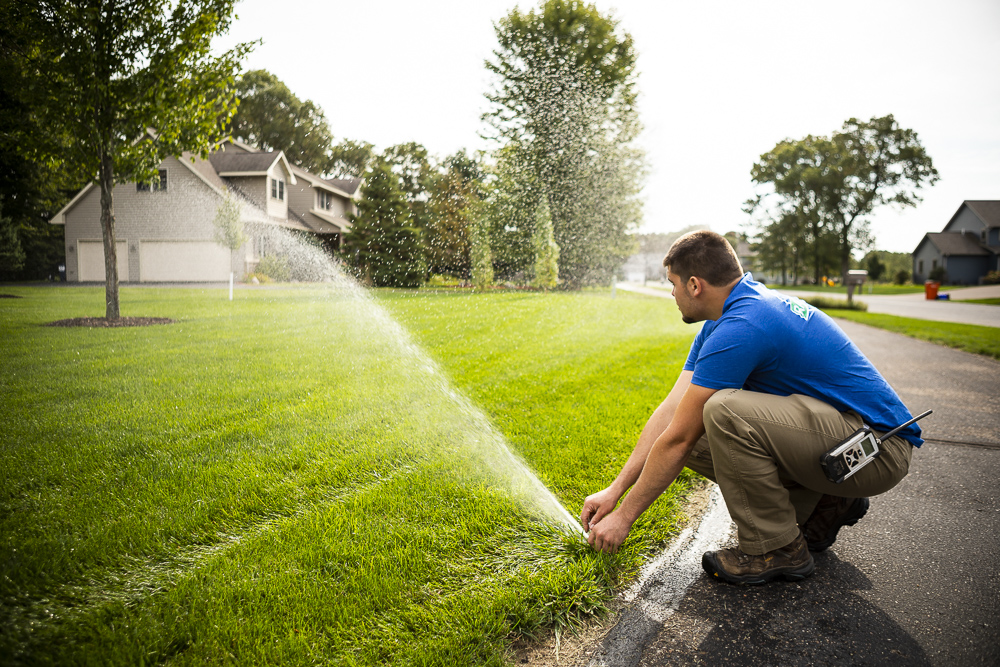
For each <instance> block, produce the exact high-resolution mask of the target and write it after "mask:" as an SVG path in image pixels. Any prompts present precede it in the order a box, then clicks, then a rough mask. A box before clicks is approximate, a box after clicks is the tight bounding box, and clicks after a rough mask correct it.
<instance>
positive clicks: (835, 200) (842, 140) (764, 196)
mask: <svg viewBox="0 0 1000 667" xmlns="http://www.w3.org/2000/svg"><path fill="white" fill-rule="evenodd" d="M751 178H752V180H753V182H754V183H755V184H756V186H757V188H758V192H757V195H756V197H755V198H754V199H751V200H750V201H748V202H747V208H746V210H747V212H749V213H751V214H753V215H756V216H758V218H757V220H756V226H757V232H758V234H757V241H758V246H757V248H758V250H759V251H761V252H762V255H761V259H762V260H764V261H765V262H769V265H768V266H767V267H766V268H771V269H778V270H782V271H785V270H786V269H787V268H788V267H789V266H790V263H791V265H793V266H795V267H797V263H798V261H799V259H802V260H803V261H804V262H808V264H811V266H812V268H813V278H814V280H818V278H819V276H820V275H821V273H823V272H825V271H827V270H828V269H831V268H832V269H834V270H839V271H840V273H841V275H846V272H847V270H848V269H849V268H850V265H851V253H852V252H853V251H854V250H855V249H857V250H866V249H868V248H869V247H870V246H871V245H872V243H873V238H872V235H871V230H870V225H869V218H868V216H869V215H870V214H871V213H872V212H873V211H874V210H875V209H876V208H878V207H880V206H884V205H895V206H899V207H908V206H916V205H917V203H919V202H920V201H921V200H920V197H919V196H918V195H917V192H918V191H919V190H920V189H921V188H923V187H925V186H929V185H933V184H934V183H935V182H936V181H937V180H938V173H937V170H936V169H935V168H934V165H933V163H932V161H931V158H930V156H929V155H928V154H927V152H926V150H925V149H924V147H923V146H922V145H921V144H920V141H919V139H918V137H917V133H916V132H914V131H913V130H909V129H905V128H902V127H900V126H899V124H898V123H897V122H896V120H895V118H893V116H892V115H888V116H883V117H876V118H872V119H871V120H868V121H859V120H857V119H856V118H851V119H849V120H847V121H845V122H844V125H843V127H842V128H841V129H840V130H839V131H838V132H835V133H833V135H832V136H830V137H822V136H812V135H808V136H806V137H804V138H802V139H785V140H783V141H780V142H778V144H777V145H775V147H774V148H773V149H771V150H770V151H768V152H767V153H765V154H763V155H761V157H760V160H759V161H758V162H757V163H756V164H754V166H753V168H752V169H751Z"/></svg>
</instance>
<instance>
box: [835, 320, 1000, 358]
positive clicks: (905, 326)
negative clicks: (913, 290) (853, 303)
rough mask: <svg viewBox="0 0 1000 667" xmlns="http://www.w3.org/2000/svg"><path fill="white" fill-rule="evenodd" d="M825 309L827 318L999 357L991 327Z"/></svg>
mask: <svg viewBox="0 0 1000 667" xmlns="http://www.w3.org/2000/svg"><path fill="white" fill-rule="evenodd" d="M825 312H826V313H827V314H828V315H830V316H831V317H841V318H843V319H845V320H852V321H854V322H860V323H861V324H867V325H869V326H873V327H879V328H880V329H888V330H889V331H895V332H896V333H901V334H905V335H907V336H912V337H913V338H920V339H921V340H927V341H930V342H932V343H937V344H939V345H947V346H948V347H954V348H957V349H959V350H965V351H966V352H972V353H974V354H984V355H986V356H989V357H993V358H994V359H1000V330H998V329H997V328H995V327H982V326H977V325H975V324H956V323H954V322H932V321H930V320H917V319H913V318H910V317H897V316H896V315H879V314H876V313H863V312H859V311H856V310H843V309H828V310H825Z"/></svg>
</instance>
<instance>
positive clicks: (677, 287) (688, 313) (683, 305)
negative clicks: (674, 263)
mask: <svg viewBox="0 0 1000 667" xmlns="http://www.w3.org/2000/svg"><path fill="white" fill-rule="evenodd" d="M667 280H669V281H670V284H671V285H672V286H673V289H672V290H670V296H672V297H674V301H675V302H676V303H677V310H679V311H681V320H682V321H683V322H684V323H685V324H694V323H695V322H700V321H701V319H703V318H699V317H698V316H697V314H696V313H695V312H694V303H693V299H692V298H691V294H690V293H689V292H688V286H687V285H686V284H685V282H684V280H682V279H681V277H680V276H678V275H677V274H676V273H674V272H673V271H670V270H669V268H668V269H667Z"/></svg>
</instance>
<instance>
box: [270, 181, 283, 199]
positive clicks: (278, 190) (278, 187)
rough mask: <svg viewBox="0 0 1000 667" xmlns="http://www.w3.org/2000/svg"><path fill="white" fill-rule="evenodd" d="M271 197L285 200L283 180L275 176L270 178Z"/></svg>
mask: <svg viewBox="0 0 1000 667" xmlns="http://www.w3.org/2000/svg"><path fill="white" fill-rule="evenodd" d="M271 199H280V200H282V201H284V200H285V182H284V181H280V180H278V179H277V178H272V179H271Z"/></svg>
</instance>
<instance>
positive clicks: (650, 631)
mask: <svg viewBox="0 0 1000 667" xmlns="http://www.w3.org/2000/svg"><path fill="white" fill-rule="evenodd" d="M839 323H840V324H841V326H842V327H843V328H844V330H845V331H846V332H847V333H848V335H850V336H851V338H852V339H853V340H854V341H855V342H856V343H857V344H858V345H859V346H860V347H861V349H862V350H863V351H864V352H865V354H867V355H868V357H869V358H870V359H871V360H872V361H873V362H874V363H875V365H876V366H877V367H878V368H879V370H880V371H881V372H882V373H883V374H884V375H885V376H886V378H887V379H888V380H889V382H890V383H892V384H893V386H894V387H896V389H897V391H898V392H899V394H900V396H901V397H902V398H903V400H904V402H905V403H906V404H907V406H908V407H909V408H910V409H911V411H913V412H914V413H916V412H917V411H922V410H925V409H929V408H932V409H934V411H935V412H934V414H933V415H931V416H930V417H928V418H927V419H926V420H924V422H922V425H923V427H924V431H925V436H926V437H927V438H928V442H927V443H926V444H925V445H924V447H922V448H921V449H920V450H919V451H918V452H916V453H915V456H914V459H913V463H912V465H911V470H910V474H909V475H908V476H907V477H906V478H905V479H904V480H903V482H902V483H900V484H899V486H897V487H896V488H895V489H893V490H891V491H889V492H888V493H886V494H884V495H882V496H878V497H876V498H873V499H872V507H871V510H870V511H869V514H868V516H866V517H865V519H864V520H862V521H861V522H860V523H858V525H857V526H854V527H852V528H845V529H843V531H842V532H841V536H840V538H839V539H838V541H837V543H836V544H835V545H834V546H833V547H832V548H831V549H830V550H828V551H827V552H824V553H822V554H818V555H817V558H816V561H817V570H816V574H814V575H813V576H812V577H810V578H809V579H806V580H805V581H802V582H799V583H797V584H791V583H774V584H769V585H767V586H763V587H735V586H727V585H725V584H721V583H719V582H716V581H712V580H709V579H708V577H707V576H705V575H704V574H699V575H698V577H697V578H696V579H695V581H694V584H693V585H692V586H691V587H690V588H689V589H688V590H687V592H686V594H685V595H684V596H683V598H681V599H680V600H679V601H674V602H673V603H672V604H670V605H669V608H670V609H669V613H666V614H661V615H660V616H658V617H656V622H655V623H651V622H650V621H649V616H648V615H643V612H642V610H643V609H644V608H659V609H665V608H667V606H666V605H665V604H664V602H663V601H657V600H655V599H651V598H652V597H653V596H655V595H656V587H655V586H654V587H650V589H649V590H648V591H646V592H645V593H644V594H642V595H640V597H639V598H638V599H637V600H636V601H635V602H634V603H633V605H632V606H631V607H630V608H629V609H628V610H627V611H626V612H625V613H624V614H623V615H622V619H624V620H626V621H627V622H631V623H632V627H615V628H613V629H612V630H611V631H610V632H609V633H608V635H607V637H606V638H605V639H604V641H603V642H602V643H601V644H600V645H599V646H596V647H594V654H593V655H594V656H595V657H594V658H593V659H592V661H591V664H594V665H601V664H606V665H642V666H645V667H658V666H660V665H883V664H893V665H897V664H898V665H933V666H938V665H940V666H951V665H955V666H961V667H964V666H965V665H993V666H996V665H1000V483H998V481H997V480H998V479H1000V363H998V362H996V361H994V360H992V359H988V358H985V357H980V356H976V355H971V354H968V353H965V352H961V351H958V350H952V349H950V348H944V347H939V346H937V345H933V344H931V343H927V342H924V341H919V340H915V339H912V338H907V337H905V336H901V335H899V334H894V333H890V332H887V331H882V330H879V329H873V328H871V327H866V326H863V325H859V324H854V323H851V322H843V321H842V322H839ZM959 443H969V444H959ZM716 532H718V529H716ZM730 539H732V538H731V537H730ZM689 567H690V566H689ZM664 576H666V575H664ZM654 579H655V576H654ZM644 596H645V597H644ZM663 617H665V619H664V618H663ZM637 618H639V619H645V620H644V621H639V622H637V621H636V619H637Z"/></svg>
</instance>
